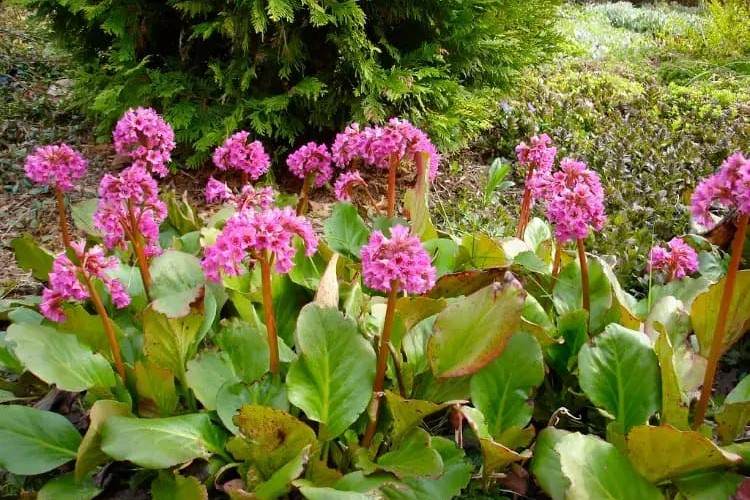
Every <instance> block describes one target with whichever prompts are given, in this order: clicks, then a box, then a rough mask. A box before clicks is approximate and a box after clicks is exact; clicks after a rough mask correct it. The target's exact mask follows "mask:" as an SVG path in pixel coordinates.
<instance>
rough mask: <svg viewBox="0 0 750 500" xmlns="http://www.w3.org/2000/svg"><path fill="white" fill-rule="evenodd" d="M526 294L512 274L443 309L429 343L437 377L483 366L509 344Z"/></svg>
mask: <svg viewBox="0 0 750 500" xmlns="http://www.w3.org/2000/svg"><path fill="white" fill-rule="evenodd" d="M525 297H526V294H525V292H524V291H523V289H522V288H521V285H520V284H519V283H518V282H517V281H516V280H515V279H514V278H513V277H512V275H510V274H508V277H507V278H506V281H505V282H504V283H494V284H492V285H489V286H487V287H485V288H483V289H481V290H479V291H477V292H475V293H473V294H472V295H470V296H468V297H466V298H465V299H463V300H460V301H455V302H453V303H451V304H450V305H449V306H448V307H446V308H445V309H444V310H443V312H441V313H440V314H439V315H438V317H437V320H436V321H435V325H434V334H433V336H432V338H430V341H429V344H428V357H429V360H430V367H431V368H432V371H433V373H434V374H435V375H436V376H437V377H441V378H442V377H460V376H462V375H469V374H472V373H475V372H477V371H479V370H480V369H482V367H484V366H486V365H487V364H489V363H490V362H491V361H492V360H493V359H495V358H496V357H497V356H498V355H500V353H501V352H502V351H503V349H504V348H505V345H506V343H507V342H508V340H509V339H510V337H511V335H513V334H514V333H515V332H516V331H517V329H518V327H519V325H520V323H521V313H522V311H523V306H524V300H525Z"/></svg>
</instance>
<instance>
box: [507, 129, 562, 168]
mask: <svg viewBox="0 0 750 500" xmlns="http://www.w3.org/2000/svg"><path fill="white" fill-rule="evenodd" d="M529 142H530V143H531V144H530V145H529V144H526V143H525V142H522V143H521V144H519V145H518V146H516V155H517V156H518V163H520V164H521V165H523V166H524V167H530V166H532V167H534V168H538V169H540V170H546V171H550V170H552V165H553V164H554V162H555V156H557V148H556V147H554V146H550V144H552V139H551V138H550V136H548V135H547V134H541V135H535V136H533V137H531V138H530V139H529Z"/></svg>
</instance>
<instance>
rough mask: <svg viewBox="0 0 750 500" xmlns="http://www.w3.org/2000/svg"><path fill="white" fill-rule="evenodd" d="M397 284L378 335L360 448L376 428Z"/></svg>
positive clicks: (396, 296)
mask: <svg viewBox="0 0 750 500" xmlns="http://www.w3.org/2000/svg"><path fill="white" fill-rule="evenodd" d="M398 289H399V284H398V281H397V280H393V281H392V282H391V291H390V292H388V305H387V306H386V309H385V321H384V322H383V333H382V334H381V335H380V347H379V349H378V363H377V368H376V370H375V382H374V383H373V386H372V406H371V408H370V421H369V422H368V424H367V429H365V435H364V437H363V438H362V446H364V447H365V448H367V447H369V446H370V443H372V438H373V437H374V436H375V431H376V430H377V428H378V413H379V410H380V398H381V397H382V395H383V385H384V384H385V369H386V368H387V366H388V354H389V351H388V344H389V343H390V341H391V333H392V332H393V319H394V317H395V315H396V299H397V298H398Z"/></svg>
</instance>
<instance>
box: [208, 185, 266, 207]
mask: <svg viewBox="0 0 750 500" xmlns="http://www.w3.org/2000/svg"><path fill="white" fill-rule="evenodd" d="M274 197H275V195H274V192H273V188H271V187H270V186H265V187H260V188H256V187H254V186H253V185H252V184H246V185H244V186H243V187H242V190H241V191H240V192H239V193H234V192H233V191H232V190H231V189H230V188H229V186H227V185H226V184H224V183H223V182H221V181H217V180H216V179H214V178H213V177H211V178H210V179H208V183H207V184H206V201H207V202H208V203H219V202H229V203H231V204H232V205H234V206H235V208H236V209H237V210H245V209H253V210H266V209H268V208H271V206H273V200H274Z"/></svg>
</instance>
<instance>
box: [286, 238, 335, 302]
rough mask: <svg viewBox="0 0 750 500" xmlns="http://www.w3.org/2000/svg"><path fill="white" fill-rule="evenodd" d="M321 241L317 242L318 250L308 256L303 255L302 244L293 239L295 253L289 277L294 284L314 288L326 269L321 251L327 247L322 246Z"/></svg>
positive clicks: (303, 248)
mask: <svg viewBox="0 0 750 500" xmlns="http://www.w3.org/2000/svg"><path fill="white" fill-rule="evenodd" d="M322 245H323V242H319V245H318V251H317V252H315V253H314V254H313V255H311V256H310V257H308V256H307V255H305V247H304V244H303V243H302V242H301V241H300V240H295V245H294V247H295V249H296V253H295V254H294V266H293V267H292V269H291V270H290V271H289V278H290V279H291V280H292V281H293V282H294V283H296V284H298V285H301V286H304V287H305V288H308V289H310V290H316V289H317V288H318V283H320V278H321V276H323V272H324V271H325V269H326V265H327V262H326V259H325V258H324V257H323V253H324V252H325V250H327V249H323V248H322Z"/></svg>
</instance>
